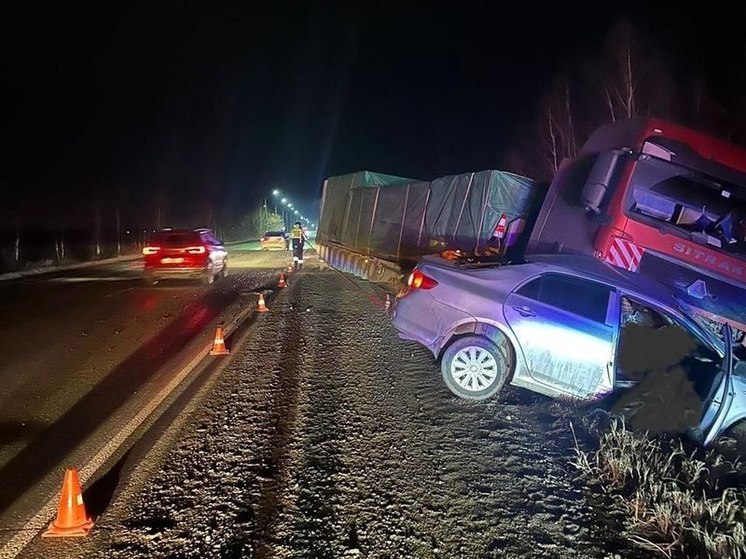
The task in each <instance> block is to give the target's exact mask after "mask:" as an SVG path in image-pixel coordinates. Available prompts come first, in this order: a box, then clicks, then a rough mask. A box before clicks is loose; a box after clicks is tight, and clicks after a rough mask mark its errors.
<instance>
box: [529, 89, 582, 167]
mask: <svg viewBox="0 0 746 559" xmlns="http://www.w3.org/2000/svg"><path fill="white" fill-rule="evenodd" d="M570 83H571V80H570V77H569V76H568V75H563V76H561V77H560V78H559V79H558V80H557V82H556V83H555V86H554V87H553V88H552V90H551V91H550V92H549V94H548V95H547V96H545V98H544V100H543V101H542V111H541V117H540V119H539V123H538V129H539V133H538V137H539V141H538V146H535V147H538V150H537V157H536V159H535V160H536V165H535V170H536V173H537V178H540V179H548V178H551V177H552V176H554V173H555V172H556V171H557V169H559V166H560V164H561V163H562V161H563V160H564V159H566V158H568V157H575V156H576V155H577V151H578V144H577V131H576V127H575V122H576V117H575V115H574V114H573V112H574V110H575V109H574V103H573V91H572V88H571V87H570Z"/></svg>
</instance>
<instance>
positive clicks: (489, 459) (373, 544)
mask: <svg viewBox="0 0 746 559" xmlns="http://www.w3.org/2000/svg"><path fill="white" fill-rule="evenodd" d="M384 300H385V293H384V292H383V291H382V290H381V289H380V288H378V287H376V286H374V285H372V284H369V283H366V282H361V281H359V280H355V279H352V278H351V277H349V276H345V275H343V274H340V273H338V272H336V271H333V270H330V269H328V268H323V267H321V266H320V264H318V263H316V262H312V264H311V265H309V269H308V270H307V271H304V272H303V273H301V274H298V275H293V276H291V278H290V285H289V288H288V289H285V290H283V291H282V292H280V293H279V295H278V296H277V297H276V298H275V299H274V300H273V302H272V305H271V308H270V311H269V313H267V314H265V315H262V316H261V317H260V318H259V319H257V321H256V322H255V323H254V325H253V326H252V327H251V328H250V329H249V330H248V331H247V332H246V333H245V334H244V335H243V336H242V337H241V338H240V339H236V340H231V345H232V347H231V350H232V355H231V357H230V359H229V361H228V362H227V365H226V367H225V368H224V369H223V370H221V371H220V372H218V373H216V376H215V377H214V378H213V379H212V384H206V385H205V386H204V388H203V390H202V391H201V392H200V395H199V396H198V397H195V398H194V399H192V400H191V402H190V403H189V404H188V405H186V406H185V408H184V409H183V411H182V412H180V413H179V414H178V415H176V416H175V417H174V418H173V422H172V424H171V426H170V428H165V427H164V428H163V429H159V430H160V431H162V433H161V436H159V437H158V438H157V440H156V441H155V442H153V440H152V439H151V440H150V441H149V442H148V443H147V444H146V443H145V442H143V443H141V444H140V445H137V446H136V447H135V449H133V452H132V454H131V455H130V456H128V457H126V458H125V459H123V460H122V461H121V462H120V464H119V465H118V467H117V468H116V473H115V475H113V476H110V478H111V479H109V480H108V481H106V480H104V481H103V482H101V483H103V484H107V483H108V484H109V485H110V486H111V489H110V491H111V494H112V496H111V499H110V500H108V501H106V506H105V507H101V506H100V504H95V503H96V501H98V499H96V498H95V495H94V494H93V493H95V491H94V490H93V489H91V490H90V491H87V492H86V498H87V499H88V498H90V499H91V500H92V502H93V503H94V504H92V505H91V508H92V510H93V514H94V515H95V516H96V517H97V519H96V522H97V527H96V528H94V532H93V534H92V536H91V537H89V538H87V539H85V540H75V541H65V542H59V541H49V540H42V539H40V538H36V539H35V540H34V541H33V542H32V543H31V545H30V546H29V547H28V548H27V549H26V550H25V552H24V553H23V555H22V557H26V558H40V557H44V558H45V559H55V558H58V557H59V558H62V557H65V558H81V559H82V558H91V557H95V558H98V557H101V558H104V557H106V558H113V559H125V558H127V559H131V558H166V557H183V558H198V557H199V558H238V557H256V558H291V557H292V558H296V557H299V558H303V557H307V558H309V559H310V558H314V559H315V558H324V557H358V556H359V557H370V558H379V557H401V558H410V557H425V558H440V557H443V558H446V557H447V558H452V557H464V558H472V557H474V558H477V557H478V558H490V557H495V558H497V557H501V558H502V557H528V558H560V559H562V558H571V557H572V558H575V557H592V558H599V559H603V558H614V557H617V558H620V557H624V558H633V557H645V556H646V554H644V553H639V552H636V551H635V550H632V549H630V548H629V545H628V544H627V543H626V542H624V541H622V539H621V538H620V537H619V536H617V535H616V534H618V533H619V532H620V526H619V517H618V516H615V515H614V514H612V513H611V512H610V511H609V510H607V509H605V508H603V506H605V505H603V506H602V507H600V508H594V507H593V506H591V505H590V504H588V502H587V501H586V500H585V499H584V496H583V492H584V488H583V487H582V486H581V485H578V484H577V483H576V482H575V481H574V477H575V473H574V470H573V469H572V467H571V466H570V465H569V463H570V460H571V458H572V456H573V452H572V439H571V435H570V433H569V430H568V429H567V424H566V421H565V420H564V419H563V417H562V413H561V411H559V410H561V407H556V405H555V404H554V403H552V402H550V401H547V400H544V399H541V398H540V397H535V396H532V395H529V394H527V393H524V392H518V391H514V390H511V389H507V390H506V391H505V392H504V393H503V394H502V395H501V396H500V398H499V399H497V400H495V401H491V402H488V403H469V402H464V401H461V400H458V399H456V398H454V397H453V396H452V395H451V394H450V392H449V391H448V390H447V389H446V388H445V386H444V384H443V383H442V381H441V379H440V376H439V374H438V368H437V365H436V364H435V362H434V360H433V358H432V356H431V355H430V354H428V352H427V351H425V350H424V349H422V348H421V347H419V346H416V345H412V344H409V343H404V342H401V341H400V340H398V338H397V336H396V333H395V331H394V330H393V328H392V326H391V324H390V322H389V319H388V317H387V316H386V314H385V311H384V309H383V301H384ZM145 439H147V437H146V438H145ZM145 439H143V441H145ZM98 484H99V482H97V483H96V484H94V485H98ZM94 489H95V488H94Z"/></svg>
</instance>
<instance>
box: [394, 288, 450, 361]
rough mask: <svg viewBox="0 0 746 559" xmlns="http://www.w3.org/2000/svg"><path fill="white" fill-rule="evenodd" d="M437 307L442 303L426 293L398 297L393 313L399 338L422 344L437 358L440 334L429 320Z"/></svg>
mask: <svg viewBox="0 0 746 559" xmlns="http://www.w3.org/2000/svg"><path fill="white" fill-rule="evenodd" d="M435 306H440V303H438V302H437V301H436V300H435V299H433V297H432V296H430V295H429V294H427V293H424V292H416V293H409V294H407V295H405V296H404V297H398V298H397V299H396V301H395V302H394V306H393V309H392V311H391V323H392V324H393V326H394V328H396V330H397V332H398V334H399V338H401V339H402V340H408V341H413V342H417V343H419V344H422V345H424V346H425V347H427V348H428V349H429V350H430V351H432V352H433V354H434V355H436V356H437V354H438V349H439V347H438V344H437V343H436V342H437V339H438V332H437V331H436V330H433V329H432V328H431V326H434V324H432V322H431V321H430V320H429V317H430V316H431V315H432V311H433V308H434V307H435Z"/></svg>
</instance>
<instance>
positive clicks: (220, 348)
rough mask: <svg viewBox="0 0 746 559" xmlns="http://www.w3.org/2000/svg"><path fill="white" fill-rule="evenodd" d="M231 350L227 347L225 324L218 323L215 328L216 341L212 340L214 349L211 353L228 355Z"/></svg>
mask: <svg viewBox="0 0 746 559" xmlns="http://www.w3.org/2000/svg"><path fill="white" fill-rule="evenodd" d="M229 353H230V351H228V348H227V347H225V340H224V339H223V326H222V325H218V327H217V328H216V329H215V341H214V342H212V349H211V350H210V355H228V354H229Z"/></svg>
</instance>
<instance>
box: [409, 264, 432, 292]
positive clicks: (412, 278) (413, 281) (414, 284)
mask: <svg viewBox="0 0 746 559" xmlns="http://www.w3.org/2000/svg"><path fill="white" fill-rule="evenodd" d="M407 285H408V286H409V288H410V289H432V288H433V287H435V286H436V285H438V282H437V281H435V280H434V279H433V278H431V277H430V276H426V275H425V274H423V273H422V272H420V271H419V270H418V269H417V268H415V269H414V271H413V272H412V273H411V274H410V275H409V279H408V280H407Z"/></svg>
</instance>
